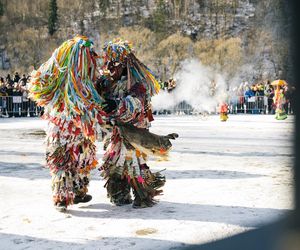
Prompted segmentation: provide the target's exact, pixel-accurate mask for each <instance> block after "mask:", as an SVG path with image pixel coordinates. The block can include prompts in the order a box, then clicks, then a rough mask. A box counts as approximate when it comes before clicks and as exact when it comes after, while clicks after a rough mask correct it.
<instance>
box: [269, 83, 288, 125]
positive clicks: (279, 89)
mask: <svg viewBox="0 0 300 250" xmlns="http://www.w3.org/2000/svg"><path fill="white" fill-rule="evenodd" d="M272 85H273V86H274V85H275V86H276V89H275V92H274V97H273V101H274V104H275V106H276V110H275V119H276V120H285V119H286V118H287V113H286V111H285V108H284V105H285V103H286V99H285V96H284V86H286V82H285V81H283V80H276V81H274V82H272Z"/></svg>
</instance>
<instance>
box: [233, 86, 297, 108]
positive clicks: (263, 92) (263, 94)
mask: <svg viewBox="0 0 300 250" xmlns="http://www.w3.org/2000/svg"><path fill="white" fill-rule="evenodd" d="M275 89H276V86H274V85H272V84H271V82H270V81H269V80H267V81H265V82H259V83H256V84H251V85H250V84H249V83H248V82H244V83H241V84H240V86H239V87H238V88H233V89H232V91H231V93H230V104H231V105H233V106H234V107H233V109H235V113H254V114H255V113H269V114H274V113H275V109H276V106H275V103H274V93H275ZM282 89H283V93H284V95H285V98H286V105H285V109H286V112H287V113H291V110H292V109H293V95H292V92H293V88H292V87H289V86H288V85H285V86H282Z"/></svg>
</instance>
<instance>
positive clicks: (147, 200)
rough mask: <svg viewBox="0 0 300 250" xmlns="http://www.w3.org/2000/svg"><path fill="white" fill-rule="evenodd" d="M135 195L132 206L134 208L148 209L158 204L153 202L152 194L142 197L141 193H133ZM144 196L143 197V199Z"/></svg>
mask: <svg viewBox="0 0 300 250" xmlns="http://www.w3.org/2000/svg"><path fill="white" fill-rule="evenodd" d="M133 194H134V201H133V204H132V207H133V208H146V207H152V206H153V205H155V204H156V202H155V201H154V200H153V198H152V196H151V195H150V194H148V195H140V194H139V192H137V191H135V190H134V191H133ZM141 196H143V197H141Z"/></svg>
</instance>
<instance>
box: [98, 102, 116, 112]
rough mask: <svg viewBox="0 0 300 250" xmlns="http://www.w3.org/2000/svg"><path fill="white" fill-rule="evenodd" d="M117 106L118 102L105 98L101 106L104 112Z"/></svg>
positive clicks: (110, 110)
mask: <svg viewBox="0 0 300 250" xmlns="http://www.w3.org/2000/svg"><path fill="white" fill-rule="evenodd" d="M117 106H118V102H117V101H116V100H113V99H106V101H105V102H104V103H103V104H102V108H103V110H104V112H105V113H110V112H112V111H114V110H115V109H116V108H117Z"/></svg>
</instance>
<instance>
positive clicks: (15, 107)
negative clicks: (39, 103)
mask: <svg viewBox="0 0 300 250" xmlns="http://www.w3.org/2000/svg"><path fill="white" fill-rule="evenodd" d="M28 81H29V76H26V75H25V74H23V75H22V76H20V75H19V73H18V72H16V73H15V74H14V76H13V77H12V76H11V75H10V74H8V75H7V76H6V77H2V76H0V114H1V115H2V116H5V115H6V116H15V117H19V116H27V115H28V114H29V115H30V116H33V111H32V110H30V111H31V112H30V113H29V109H30V108H33V107H31V106H32V105H31V106H30V104H31V102H30V100H29V98H28V87H27V83H28Z"/></svg>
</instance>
